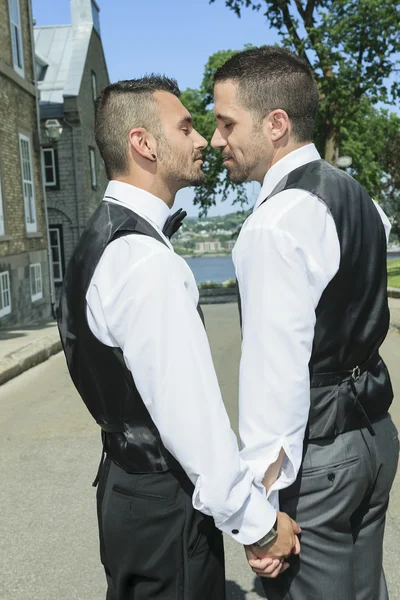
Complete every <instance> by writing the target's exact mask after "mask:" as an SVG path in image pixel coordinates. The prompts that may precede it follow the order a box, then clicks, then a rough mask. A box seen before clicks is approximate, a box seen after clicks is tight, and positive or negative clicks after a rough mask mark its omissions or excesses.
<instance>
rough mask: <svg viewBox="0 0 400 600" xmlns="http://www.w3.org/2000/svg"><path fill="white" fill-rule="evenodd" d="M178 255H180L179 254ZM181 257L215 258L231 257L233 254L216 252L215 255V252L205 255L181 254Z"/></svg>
mask: <svg viewBox="0 0 400 600" xmlns="http://www.w3.org/2000/svg"><path fill="white" fill-rule="evenodd" d="M177 254H179V253H178V252H177ZM179 256H182V258H208V257H210V258H214V257H215V256H220V257H221V256H231V252H229V251H228V252H224V253H222V252H216V253H215V254H214V252H205V253H204V254H197V253H196V254H179Z"/></svg>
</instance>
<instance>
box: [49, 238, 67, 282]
mask: <svg viewBox="0 0 400 600" xmlns="http://www.w3.org/2000/svg"><path fill="white" fill-rule="evenodd" d="M53 231H55V232H56V233H57V246H53V245H52V244H51V235H50V255H51V264H52V267H53V281H54V283H62V280H63V276H64V273H63V264H62V254H61V231H60V228H59V227H51V226H50V227H49V233H50V234H51V233H52V232H53ZM55 247H57V249H58V256H59V260H58V261H54V260H53V252H52V249H53V248H55ZM55 264H57V265H59V273H60V277H56V276H55V274H54V265H55Z"/></svg>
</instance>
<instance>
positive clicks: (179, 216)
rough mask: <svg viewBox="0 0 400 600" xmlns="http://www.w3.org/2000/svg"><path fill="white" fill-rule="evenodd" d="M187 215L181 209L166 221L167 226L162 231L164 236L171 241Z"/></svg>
mask: <svg viewBox="0 0 400 600" xmlns="http://www.w3.org/2000/svg"><path fill="white" fill-rule="evenodd" d="M186 215H187V212H186V211H185V210H182V209H181V208H180V209H179V210H177V211H176V213H174V214H173V215H171V216H170V217H168V219H167V220H166V221H165V225H164V227H163V230H162V231H163V234H164V235H165V236H167V238H170V239H171V237H172V236H173V235H174V233H176V232H177V231H178V229H179V227H181V225H182V221H183V219H184V218H185V217H186Z"/></svg>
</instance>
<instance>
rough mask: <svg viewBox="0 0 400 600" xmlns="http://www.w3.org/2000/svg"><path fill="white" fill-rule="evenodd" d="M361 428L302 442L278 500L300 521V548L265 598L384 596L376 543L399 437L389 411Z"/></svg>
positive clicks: (359, 599) (361, 599)
mask: <svg viewBox="0 0 400 600" xmlns="http://www.w3.org/2000/svg"><path fill="white" fill-rule="evenodd" d="M373 428H374V431H375V435H374V436H372V435H371V433H370V432H369V431H368V429H361V430H358V431H351V432H349V433H345V434H342V435H340V436H338V437H337V438H335V439H326V440H319V441H317V442H315V443H309V444H308V447H307V448H306V450H305V455H304V461H303V465H302V469H301V471H300V473H299V476H298V478H297V480H296V482H295V483H294V484H293V485H292V486H291V487H290V488H288V489H286V490H284V491H283V492H281V494H280V508H281V510H282V511H284V512H286V513H288V514H289V515H290V516H291V517H292V518H293V519H295V520H296V521H297V522H298V524H299V525H300V527H301V528H302V534H301V553H300V556H299V557H294V556H293V557H292V558H291V559H290V562H291V567H290V568H289V569H288V570H287V571H286V572H285V573H284V574H282V575H281V576H280V577H278V578H277V579H274V580H272V579H264V578H262V584H263V587H264V590H265V592H266V597H267V598H268V600H282V599H284V600H387V598H388V592H387V587H386V582H385V576H384V573H383V568H382V544H383V534H384V528H385V516H386V510H387V507H388V502H389V492H390V489H391V487H392V483H393V479H394V477H395V474H396V469H397V462H398V457H399V439H398V434H397V430H396V427H395V426H394V424H393V422H392V419H391V417H390V415H389V414H387V415H386V416H385V417H383V418H382V419H381V420H380V421H378V422H377V423H374V425H373Z"/></svg>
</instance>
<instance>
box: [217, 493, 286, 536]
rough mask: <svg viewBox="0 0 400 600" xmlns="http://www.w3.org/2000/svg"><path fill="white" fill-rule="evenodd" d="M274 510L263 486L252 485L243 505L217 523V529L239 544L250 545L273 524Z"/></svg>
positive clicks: (274, 519) (274, 518)
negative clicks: (227, 517)
mask: <svg viewBox="0 0 400 600" xmlns="http://www.w3.org/2000/svg"><path fill="white" fill-rule="evenodd" d="M275 521H276V510H275V508H274V507H273V506H272V505H271V504H270V502H269V501H268V500H267V497H266V493H265V488H264V486H262V489H261V488H260V487H259V486H257V485H253V486H252V489H251V493H250V496H249V497H248V499H247V501H246V503H245V504H244V506H243V507H242V508H241V509H240V510H239V511H238V512H236V513H235V514H234V515H232V516H231V517H229V519H227V520H226V521H224V522H222V523H219V522H217V520H216V521H215V524H216V526H217V527H218V529H220V530H221V531H223V532H224V533H227V534H228V535H230V536H231V537H232V538H233V539H234V540H236V541H237V542H239V543H240V544H244V545H246V546H247V545H250V544H254V543H255V542H258V540H261V538H263V537H264V536H265V535H267V533H268V532H269V531H271V529H272V528H273V526H274V525H275Z"/></svg>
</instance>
